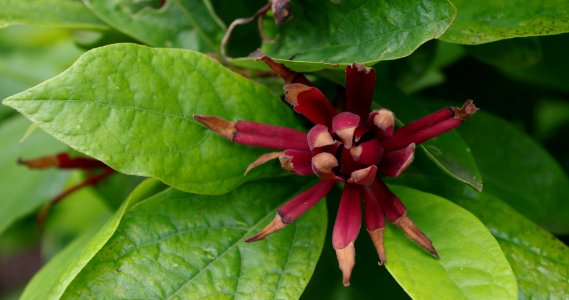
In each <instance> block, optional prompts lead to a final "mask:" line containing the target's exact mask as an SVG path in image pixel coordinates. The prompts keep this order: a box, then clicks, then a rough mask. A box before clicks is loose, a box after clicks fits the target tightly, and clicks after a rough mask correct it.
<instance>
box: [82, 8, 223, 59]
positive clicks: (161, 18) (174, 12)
mask: <svg viewBox="0 0 569 300" xmlns="http://www.w3.org/2000/svg"><path fill="white" fill-rule="evenodd" d="M85 2H86V4H87V6H88V7H89V8H90V9H91V10H93V11H94V12H95V14H97V15H98V16H99V17H100V18H101V19H103V20H105V22H107V23H108V24H110V25H111V26H113V27H114V28H116V29H117V30H120V31H122V32H124V33H125V34H127V35H130V36H132V37H133V38H136V39H138V40H140V41H142V42H144V43H146V44H148V45H151V46H156V47H176V48H188V49H193V50H199V51H202V52H207V51H210V52H211V51H213V52H218V50H219V43H220V41H221V38H222V37H223V32H224V31H225V25H224V24H223V23H222V22H221V21H220V20H219V18H218V17H217V16H216V15H215V13H214V11H213V9H212V7H211V4H210V3H209V1H198V0H169V1H166V3H165V4H164V6H163V7H160V3H159V1H146V2H144V1H130V0H118V1H107V0H85ZM153 4H155V5H153Z"/></svg>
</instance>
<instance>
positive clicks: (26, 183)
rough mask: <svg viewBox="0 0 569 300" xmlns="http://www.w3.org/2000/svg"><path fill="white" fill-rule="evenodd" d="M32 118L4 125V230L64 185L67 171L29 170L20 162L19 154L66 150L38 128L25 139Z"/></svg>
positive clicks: (0, 151) (0, 227)
mask: <svg viewBox="0 0 569 300" xmlns="http://www.w3.org/2000/svg"><path fill="white" fill-rule="evenodd" d="M29 126H30V122H28V121H27V120H25V119H24V118H22V117H20V116H15V117H12V118H10V119H8V120H6V121H4V122H3V123H2V124H1V125H0V170H2V177H3V180H2V181H0V192H1V193H2V200H1V201H0V233H1V232H2V231H4V230H5V229H6V228H7V227H8V226H10V224H12V223H13V222H14V221H16V220H18V219H20V218H22V217H23V216H25V215H27V214H30V213H31V212H33V211H34V210H36V209H37V208H38V207H39V206H40V205H41V204H42V203H44V202H45V201H48V200H49V199H50V198H51V197H53V196H55V195H56V194H57V193H58V192H60V191H61V189H62V188H63V184H64V183H65V180H66V177H67V174H66V173H64V172H60V171H56V170H42V171H37V170H33V171H32V170H29V169H28V168H26V167H23V166H20V165H18V164H17V161H18V158H25V159H27V158H33V157H36V156H42V155H49V154H53V153H54V152H58V151H62V150H64V149H65V145H63V144H61V143H59V142H57V141H56V140H54V139H53V138H52V137H50V136H49V135H47V134H45V133H43V132H41V131H40V130H38V131H37V132H35V133H34V134H32V135H31V136H30V137H29V138H28V139H26V140H25V141H24V142H23V143H19V142H18V141H19V140H20V139H21V138H22V136H23V135H24V133H25V132H26V129H27V128H28V127H29Z"/></svg>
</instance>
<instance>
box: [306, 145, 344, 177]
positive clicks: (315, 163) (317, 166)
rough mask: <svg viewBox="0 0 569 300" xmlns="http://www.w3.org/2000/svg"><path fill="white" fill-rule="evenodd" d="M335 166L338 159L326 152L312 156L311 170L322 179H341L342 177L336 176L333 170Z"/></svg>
mask: <svg viewBox="0 0 569 300" xmlns="http://www.w3.org/2000/svg"><path fill="white" fill-rule="evenodd" d="M337 166H338V160H337V159H336V157H335V156H334V155H332V154H330V153H328V152H322V153H318V154H316V155H314V156H313V157H312V171H313V172H314V174H316V175H317V176H318V177H320V178H322V179H327V180H335V181H342V178H340V177H338V176H336V173H335V172H334V168H336V167H337Z"/></svg>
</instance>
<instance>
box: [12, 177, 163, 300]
mask: <svg viewBox="0 0 569 300" xmlns="http://www.w3.org/2000/svg"><path fill="white" fill-rule="evenodd" d="M164 188H165V186H164V185H162V184H160V183H159V182H158V181H156V180H152V179H149V180H147V181H145V182H144V183H142V184H141V185H140V186H139V187H138V188H137V189H136V190H135V191H133V193H132V194H131V195H130V197H129V198H128V199H127V201H125V203H124V204H123V205H122V206H121V208H120V209H119V210H118V211H117V212H116V213H115V215H114V216H113V217H112V218H110V219H109V220H108V221H107V223H106V224H105V225H104V226H103V227H101V228H100V230H98V231H96V232H93V233H90V234H86V235H84V236H83V237H81V238H79V239H77V240H75V241H74V242H73V243H71V244H70V245H69V246H68V247H67V248H65V249H64V250H63V251H61V252H59V254H58V255H57V256H55V257H54V258H53V259H52V260H50V261H49V262H48V263H47V264H46V265H45V266H44V267H43V268H42V269H41V270H40V271H39V272H38V273H36V275H35V276H34V277H33V278H32V280H31V282H30V283H29V284H28V286H27V287H26V289H25V290H24V293H23V295H22V297H21V299H42V300H43V299H59V298H60V297H61V295H62V294H63V293H64V292H65V290H66V289H67V287H68V286H69V284H70V283H71V281H72V280H73V279H74V278H75V277H76V276H77V274H78V273H79V272H80V271H81V270H82V269H83V268H84V267H85V265H87V263H88V262H89V261H90V260H91V259H92V258H93V257H94V256H95V254H96V253H97V252H98V251H99V250H100V249H101V248H102V247H103V246H104V245H105V243H106V242H107V241H108V240H109V238H110V237H111V236H112V235H113V233H114V232H115V230H116V229H117V227H118V225H119V223H120V222H121V219H122V218H123V216H124V213H125V211H126V210H127V209H128V208H129V207H131V206H132V205H134V204H135V203H137V202H138V201H140V200H143V199H145V198H147V197H149V196H151V195H154V194H156V193H159V192H160V191H161V190H163V189H164Z"/></svg>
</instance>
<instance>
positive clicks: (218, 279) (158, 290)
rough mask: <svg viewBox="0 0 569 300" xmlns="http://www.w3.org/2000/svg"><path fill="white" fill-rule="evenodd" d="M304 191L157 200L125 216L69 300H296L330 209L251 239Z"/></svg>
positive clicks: (248, 190) (252, 190)
mask: <svg viewBox="0 0 569 300" xmlns="http://www.w3.org/2000/svg"><path fill="white" fill-rule="evenodd" d="M298 189H299V187H298V186H296V185H295V184H290V182H288V181H284V180H283V181H276V182H271V183H268V182H259V183H255V184H248V185H246V186H243V187H241V188H239V189H237V190H235V191H233V192H231V193H230V194H225V195H221V196H205V195H195V194H188V193H184V192H181V191H177V190H174V189H169V190H167V191H165V192H164V193H161V194H159V195H156V196H154V197H151V198H149V199H147V200H145V201H143V202H141V203H139V204H138V205H137V206H135V207H133V208H132V209H131V210H129V211H128V212H127V213H126V214H125V216H124V218H123V221H122V222H121V224H120V226H119V228H118V229H117V231H116V233H115V235H114V236H113V237H112V238H111V240H109V242H108V243H107V245H106V246H105V247H104V248H103V249H102V250H101V251H100V252H99V253H98V254H97V256H96V257H95V258H94V259H93V260H92V261H91V262H90V263H89V265H87V267H86V268H85V269H84V270H83V271H82V272H81V273H80V274H79V276H78V277H77V278H76V279H75V280H74V281H73V283H72V284H71V286H70V287H69V289H68V290H67V291H66V294H65V295H64V298H66V299H77V298H78V297H79V298H84V297H87V298H91V297H101V298H139V299H148V298H167V299H219V298H231V297H234V298H247V299H269V298H282V299H296V298H298V297H299V296H300V294H301V293H302V291H303V290H304V287H305V285H306V284H307V283H308V280H309V279H310V276H311V275H312V272H313V270H314V267H315V265H316V261H317V260H318V257H319V256H320V251H321V249H322V245H323V242H324V236H325V233H326V210H325V205H324V203H320V205H318V206H316V207H314V208H313V209H311V210H310V211H309V212H308V213H307V214H306V215H304V216H303V217H302V218H301V219H299V220H298V221H296V222H295V223H293V224H290V225H288V226H287V227H286V228H285V229H284V230H282V231H280V232H278V233H275V234H274V235H272V236H270V237H269V238H267V239H266V240H264V241H260V242H255V243H252V244H249V243H245V242H244V240H245V239H246V238H248V237H250V236H252V235H253V234H254V233H256V232H257V231H259V230H261V229H262V228H263V227H264V226H265V225H266V224H267V223H268V222H270V221H272V219H273V218H274V217H275V213H276V209H277V208H278V207H279V206H280V205H282V203H283V201H285V200H288V199H290V198H291V197H292V196H293V194H294V193H295V191H298Z"/></svg>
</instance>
